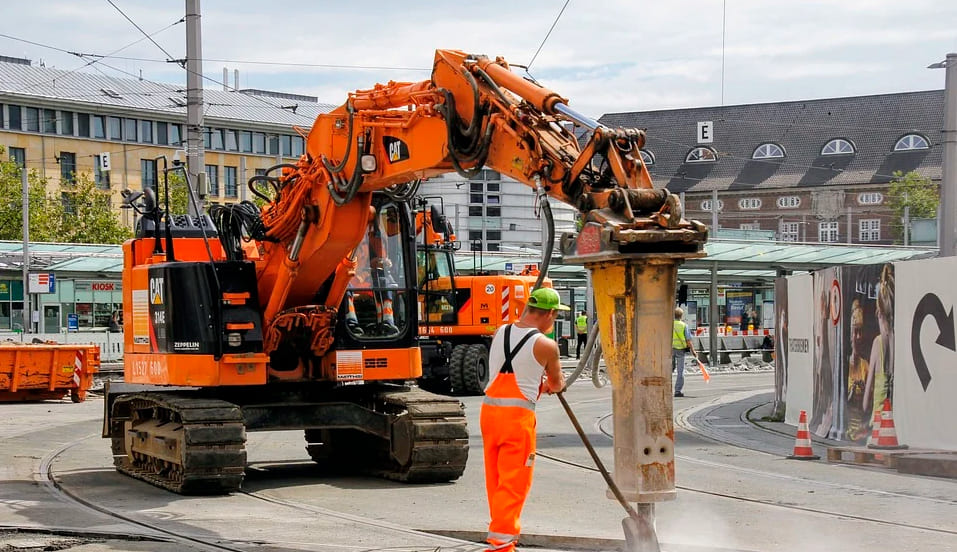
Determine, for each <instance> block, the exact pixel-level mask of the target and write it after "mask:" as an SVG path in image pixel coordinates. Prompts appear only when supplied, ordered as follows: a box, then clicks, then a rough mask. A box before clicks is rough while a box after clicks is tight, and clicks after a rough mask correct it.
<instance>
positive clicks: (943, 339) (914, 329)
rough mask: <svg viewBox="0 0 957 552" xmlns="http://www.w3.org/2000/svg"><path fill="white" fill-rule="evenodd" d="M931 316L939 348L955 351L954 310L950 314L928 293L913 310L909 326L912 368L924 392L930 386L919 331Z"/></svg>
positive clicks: (941, 303) (939, 301) (938, 299)
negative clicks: (912, 318) (937, 333)
mask: <svg viewBox="0 0 957 552" xmlns="http://www.w3.org/2000/svg"><path fill="white" fill-rule="evenodd" d="M928 315H929V316H933V317H934V320H935V321H936V322H937V329H938V331H939V332H940V334H939V335H938V336H937V344H938V345H940V346H941V347H946V348H948V349H950V350H951V351H957V344H955V341H957V339H955V337H957V336H955V335H954V333H955V332H954V309H953V307H951V309H950V312H949V313H948V312H947V311H945V310H944V303H943V302H942V301H941V300H940V297H937V295H935V294H933V293H928V294H926V295H924V296H923V297H921V299H920V302H918V303H917V308H916V309H915V310H914V321H913V323H912V324H911V328H910V348H911V354H912V355H913V356H914V368H915V369H916V370H917V378H918V379H920V384H921V385H922V386H923V387H924V391H927V386H928V385H930V379H931V378H930V370H929V369H928V368H927V361H926V360H925V359H924V352H923V351H921V350H920V329H921V326H923V325H924V319H925V318H927V316H928Z"/></svg>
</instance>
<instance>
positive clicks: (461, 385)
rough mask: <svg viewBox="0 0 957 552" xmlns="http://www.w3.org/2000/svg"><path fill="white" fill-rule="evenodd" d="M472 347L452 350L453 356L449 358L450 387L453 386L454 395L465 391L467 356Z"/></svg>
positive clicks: (463, 346)
mask: <svg viewBox="0 0 957 552" xmlns="http://www.w3.org/2000/svg"><path fill="white" fill-rule="evenodd" d="M471 347H472V346H471V345H468V344H462V345H456V346H455V347H453V348H452V355H451V356H450V357H449V385H451V386H452V393H455V394H460V393H462V392H463V389H465V355H466V354H467V353H468V351H469V349H470V348H471Z"/></svg>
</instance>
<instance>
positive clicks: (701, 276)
mask: <svg viewBox="0 0 957 552" xmlns="http://www.w3.org/2000/svg"><path fill="white" fill-rule="evenodd" d="M29 249H30V268H31V270H34V271H36V270H45V271H51V272H71V273H96V274H100V275H102V276H104V277H109V278H119V277H120V275H121V274H122V272H123V250H122V247H121V246H119V245H91V244H61V243H37V242H33V243H31V244H30V248H29ZM705 252H706V253H707V256H705V257H701V258H698V259H689V260H687V261H685V262H684V263H683V264H682V265H681V267H680V268H679V271H678V278H679V279H680V280H681V281H682V282H683V283H694V282H710V281H711V273H712V270H715V269H716V270H717V277H718V280H719V281H723V282H729V281H730V282H770V281H772V280H773V279H774V278H776V277H777V276H779V275H780V274H782V273H786V274H791V273H794V272H805V271H813V270H817V269H820V268H825V267H828V266H838V265H861V264H880V263H886V262H894V261H904V260H908V259H921V258H928V257H934V256H936V255H937V249H936V248H927V247H894V246H877V245H871V246H868V245H857V244H854V245H851V244H817V243H815V244H808V243H788V242H773V241H764V240H762V241H746V240H723V239H712V240H710V241H709V242H708V243H706V244H705ZM22 257H23V242H19V241H0V270H22V268H21V266H22ZM536 263H537V264H539V265H541V258H540V257H536V256H535V255H534V254H531V253H526V254H521V253H510V254H492V253H489V252H478V251H474V252H473V251H458V252H457V253H456V254H455V264H456V269H457V270H458V271H459V272H464V273H474V272H480V271H485V272H490V273H501V272H506V271H511V272H520V271H521V270H522V269H523V268H524V267H525V265H528V264H536ZM548 274H549V276H550V277H551V278H552V279H556V280H565V281H569V282H574V281H576V280H581V281H582V283H583V282H584V280H585V271H584V267H582V266H581V265H571V264H564V263H563V262H562V259H561V257H554V258H553V259H552V262H551V264H550V266H549V270H548Z"/></svg>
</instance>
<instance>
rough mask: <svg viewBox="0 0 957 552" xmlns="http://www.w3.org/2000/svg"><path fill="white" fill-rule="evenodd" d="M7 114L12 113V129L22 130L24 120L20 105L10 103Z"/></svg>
mask: <svg viewBox="0 0 957 552" xmlns="http://www.w3.org/2000/svg"><path fill="white" fill-rule="evenodd" d="M7 114H8V115H10V130H22V129H23V121H22V120H21V117H20V106H19V105H8V106H7Z"/></svg>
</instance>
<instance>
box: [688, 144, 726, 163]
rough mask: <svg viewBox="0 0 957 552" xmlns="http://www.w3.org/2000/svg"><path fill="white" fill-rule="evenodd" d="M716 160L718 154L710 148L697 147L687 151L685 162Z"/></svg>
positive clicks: (709, 161) (710, 161)
mask: <svg viewBox="0 0 957 552" xmlns="http://www.w3.org/2000/svg"><path fill="white" fill-rule="evenodd" d="M717 160H718V154H716V153H715V152H714V150H713V149H711V148H705V147H697V148H694V149H693V150H691V151H689V152H688V155H687V157H685V163H713V162H715V161H717Z"/></svg>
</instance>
